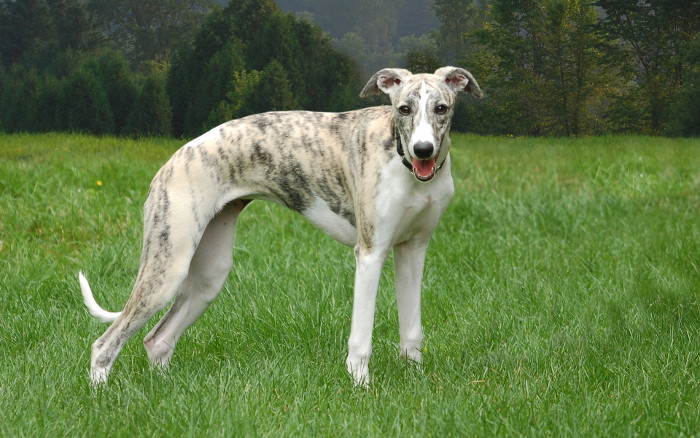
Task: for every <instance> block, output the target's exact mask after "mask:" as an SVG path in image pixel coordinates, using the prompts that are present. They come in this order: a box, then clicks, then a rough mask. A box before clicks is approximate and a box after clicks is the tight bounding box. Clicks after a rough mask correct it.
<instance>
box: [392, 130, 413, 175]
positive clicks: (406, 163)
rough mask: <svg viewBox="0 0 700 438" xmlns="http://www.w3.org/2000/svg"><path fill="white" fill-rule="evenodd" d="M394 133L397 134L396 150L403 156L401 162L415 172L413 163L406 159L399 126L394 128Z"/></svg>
mask: <svg viewBox="0 0 700 438" xmlns="http://www.w3.org/2000/svg"><path fill="white" fill-rule="evenodd" d="M394 134H395V136H396V152H397V153H398V154H399V157H401V162H402V163H403V165H404V166H406V168H407V169H408V170H410V171H411V173H413V164H411V162H410V161H408V160H407V159H406V155H405V154H404V152H403V145H402V144H401V134H400V133H399V128H394Z"/></svg>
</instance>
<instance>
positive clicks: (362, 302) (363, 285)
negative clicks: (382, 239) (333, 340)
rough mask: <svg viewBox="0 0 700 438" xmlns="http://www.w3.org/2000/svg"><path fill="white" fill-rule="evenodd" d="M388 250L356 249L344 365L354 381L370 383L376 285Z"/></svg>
mask: <svg viewBox="0 0 700 438" xmlns="http://www.w3.org/2000/svg"><path fill="white" fill-rule="evenodd" d="M386 256H387V251H386V250H384V251H381V250H378V249H376V248H375V249H374V250H372V251H365V250H362V249H359V248H356V249H355V260H356V268H355V291H354V297H353V306H352V326H351V327H350V339H349V340H348V359H347V361H346V365H347V367H348V372H349V373H350V375H351V376H352V378H353V380H354V382H355V385H362V386H365V387H367V386H369V357H370V355H371V354H372V328H373V326H374V311H375V306H376V301H377V288H378V286H379V277H380V276H381V273H382V266H383V265H384V261H385V260H386Z"/></svg>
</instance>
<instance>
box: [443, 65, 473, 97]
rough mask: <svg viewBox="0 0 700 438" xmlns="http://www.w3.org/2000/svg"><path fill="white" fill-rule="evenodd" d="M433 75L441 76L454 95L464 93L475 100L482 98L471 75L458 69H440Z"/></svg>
mask: <svg viewBox="0 0 700 438" xmlns="http://www.w3.org/2000/svg"><path fill="white" fill-rule="evenodd" d="M435 75H437V76H442V77H443V78H444V79H445V82H446V83H447V85H448V86H449V87H450V88H452V89H453V90H454V91H455V93H458V92H460V91H465V92H467V93H469V94H471V95H472V96H474V97H475V98H476V99H481V98H483V97H484V93H483V92H482V91H481V88H479V84H477V83H476V79H474V76H472V74H471V73H469V72H468V71H466V70H465V69H463V68H459V67H442V68H439V69H437V70H435Z"/></svg>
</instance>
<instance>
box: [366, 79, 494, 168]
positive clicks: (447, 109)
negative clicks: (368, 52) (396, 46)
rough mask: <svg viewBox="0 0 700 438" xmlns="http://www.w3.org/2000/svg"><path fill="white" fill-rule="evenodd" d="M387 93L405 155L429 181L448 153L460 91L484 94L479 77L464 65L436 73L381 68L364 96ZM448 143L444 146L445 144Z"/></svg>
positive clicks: (475, 95)
mask: <svg viewBox="0 0 700 438" xmlns="http://www.w3.org/2000/svg"><path fill="white" fill-rule="evenodd" d="M380 92H383V93H386V94H388V95H389V98H390V99H391V105H392V107H393V109H394V122H395V124H396V128H397V130H398V133H399V135H400V137H401V141H402V142H403V144H404V145H405V150H404V153H405V154H406V155H407V156H406V157H405V158H406V159H407V161H408V162H409V163H410V164H411V166H412V170H413V175H414V176H415V177H416V178H417V179H419V180H421V181H428V180H430V179H432V178H433V177H434V176H435V172H436V171H437V168H438V166H439V165H440V164H441V163H442V161H443V160H444V159H445V157H446V156H447V152H448V151H447V148H448V147H449V142H445V144H444V143H443V141H444V139H445V138H447V137H448V133H449V131H450V123H451V121H452V115H453V114H454V105H455V101H456V99H457V94H458V93H459V92H467V93H470V94H471V95H472V96H474V97H475V98H477V99H481V98H482V97H483V93H482V92H481V89H480V88H479V84H477V82H476V80H475V79H474V77H473V76H472V74H471V73H469V72H468V71H466V70H465V69H463V68H458V67H442V68H440V69H438V70H437V71H436V72H435V73H433V74H416V75H414V74H413V73H411V72H410V71H408V70H403V69H399V68H385V69H383V70H380V71H378V72H377V73H375V74H374V76H372V79H370V80H369V82H367V85H365V88H364V89H363V90H362V93H360V96H361V97H365V96H369V95H371V94H378V93H380ZM443 146H444V147H443Z"/></svg>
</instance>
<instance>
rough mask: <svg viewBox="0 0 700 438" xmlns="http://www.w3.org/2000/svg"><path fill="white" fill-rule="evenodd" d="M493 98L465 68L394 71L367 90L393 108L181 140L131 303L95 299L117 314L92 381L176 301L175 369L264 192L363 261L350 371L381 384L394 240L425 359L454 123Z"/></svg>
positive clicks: (171, 317)
mask: <svg viewBox="0 0 700 438" xmlns="http://www.w3.org/2000/svg"><path fill="white" fill-rule="evenodd" d="M462 91H466V92H468V93H470V94H472V95H473V96H474V97H476V98H478V99H480V98H481V97H482V92H481V89H480V88H479V85H478V84H477V82H476V81H475V80H474V78H473V76H472V75H471V74H470V73H469V72H468V71H466V70H464V69H461V68H456V67H443V68H440V69H439V70H437V71H436V72H435V73H434V74H415V75H414V74H412V73H411V72H409V71H407V70H403V69H384V70H381V71H379V72H377V73H376V74H375V75H374V76H372V78H371V79H370V80H369V82H368V83H367V85H366V86H365V87H364V89H363V90H362V92H361V94H360V96H363V97H364V96H368V95H372V94H379V93H380V92H383V93H386V94H387V95H389V97H390V100H391V106H379V107H371V108H365V109H360V110H357V111H349V112H344V113H315V112H305V111H290V112H270V113H264V114H257V115H252V116H248V117H244V118H241V119H238V120H233V121H230V122H228V123H224V124H223V125H220V126H218V127H216V128H214V129H212V130H211V131H209V132H207V133H205V134H203V135H202V136H200V137H198V138H196V139H194V140H192V141H190V142H189V143H187V144H186V145H185V146H183V147H182V148H181V149H179V150H178V151H177V152H176V153H175V154H174V155H173V156H172V158H170V160H169V161H168V162H167V163H165V165H164V166H163V167H162V168H161V169H160V170H159V171H158V173H157V174H156V176H155V177H154V178H153V181H152V182H151V186H150V189H149V192H148V197H147V199H146V202H145V205H144V237H143V250H142V256H141V264H140V267H139V271H138V276H137V278H136V282H135V285H134V288H133V290H132V292H131V296H130V297H129V299H128V301H127V303H126V305H125V306H124V308H123V310H122V311H121V312H108V311H106V310H104V309H102V308H101V307H100V306H99V305H98V304H97V303H96V301H95V299H94V298H93V295H92V291H91V290H90V286H89V285H88V282H87V280H86V279H85V277H84V276H83V275H82V273H80V274H79V279H80V286H81V289H82V293H83V298H84V301H85V304H86V305H87V308H88V310H89V311H90V313H91V314H92V315H93V316H94V317H96V318H98V319H99V320H101V321H103V322H113V324H112V325H110V326H109V328H108V329H107V330H106V331H105V333H104V334H103V335H102V336H101V337H100V338H99V339H97V340H96V341H95V342H94V343H93V345H92V361H91V371H90V378H91V381H92V383H93V384H94V385H98V384H100V383H103V382H106V380H107V376H108V375H109V372H110V370H111V368H112V365H113V363H114V361H115V359H116V358H117V355H118V354H119V352H120V351H121V349H122V347H123V346H124V344H125V343H126V341H127V340H128V339H129V338H130V337H131V336H132V335H133V334H134V333H135V332H137V331H138V330H139V329H140V328H142V327H143V326H144V325H145V324H146V322H147V321H148V320H149V319H150V318H151V317H152V316H153V315H154V314H155V313H156V312H158V311H159V310H161V309H162V308H164V307H165V306H166V305H167V304H168V303H170V301H171V300H173V298H174V300H175V301H174V303H173V304H172V306H171V307H170V309H169V310H168V312H167V313H166V314H165V315H164V316H163V318H162V319H161V320H160V321H159V322H158V324H157V325H156V326H155V327H154V328H153V330H151V331H150V333H148V335H147V336H146V337H145V339H144V345H145V348H146V352H147V354H148V358H149V360H150V362H151V365H152V366H154V367H160V368H164V369H167V368H168V365H169V363H170V360H171V358H172V355H173V352H174V349H175V345H176V344H177V341H178V339H179V338H180V336H181V335H182V334H183V332H184V331H185V330H186V329H187V328H188V327H189V326H190V325H191V324H193V323H194V322H195V321H196V320H197V319H198V318H199V317H200V316H201V315H202V313H203V312H204V311H205V310H206V309H207V307H208V306H209V304H210V303H211V302H212V301H213V300H214V298H216V296H217V295H218V294H219V292H220V290H221V288H222V287H223V285H224V282H225V281H226V278H227V276H228V274H229V271H230V270H231V267H232V265H233V240H234V235H235V230H236V220H237V218H238V215H239V214H240V213H241V211H242V210H243V209H244V208H245V206H246V205H248V203H250V202H251V201H252V200H260V199H263V200H268V201H273V202H277V203H279V204H282V205H284V206H286V207H289V208H291V209H292V210H294V211H297V212H299V213H301V214H302V215H303V216H304V217H306V218H307V219H308V220H310V221H311V222H312V223H314V224H315V225H316V226H318V227H319V228H320V229H322V230H323V231H325V232H326V233H327V234H329V235H330V236H332V237H333V238H335V239H336V240H338V241H340V242H341V243H344V244H346V245H348V246H353V247H354V250H355V258H356V271H355V285H354V298H353V309H352V323H351V327H350V337H349V341H348V356H347V361H346V365H347V370H348V372H349V373H350V375H351V376H352V378H353V380H354V383H355V384H356V385H364V386H367V385H368V384H369V359H370V354H371V351H372V330H373V325H374V313H375V302H376V297H377V288H378V285H379V278H380V274H381V271H382V266H383V264H384V262H385V260H386V258H387V255H388V253H389V251H391V250H392V249H393V251H394V268H395V277H396V296H397V303H398V312H399V331H400V354H401V355H402V356H405V357H407V358H408V359H410V360H411V361H414V362H416V363H420V362H421V355H422V353H421V343H422V341H423V330H422V326H421V281H422V276H423V266H424V260H425V253H426V249H427V247H428V241H429V240H430V236H431V235H432V234H433V231H434V230H435V227H436V226H437V224H438V221H439V220H440V217H441V216H442V214H443V212H444V211H445V209H446V208H447V204H448V203H449V202H450V199H451V198H452V195H453V193H454V186H453V182H452V176H451V174H450V156H449V150H450V137H449V131H450V123H451V119H452V116H453V113H454V105H455V99H456V97H457V94H458V92H462Z"/></svg>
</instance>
